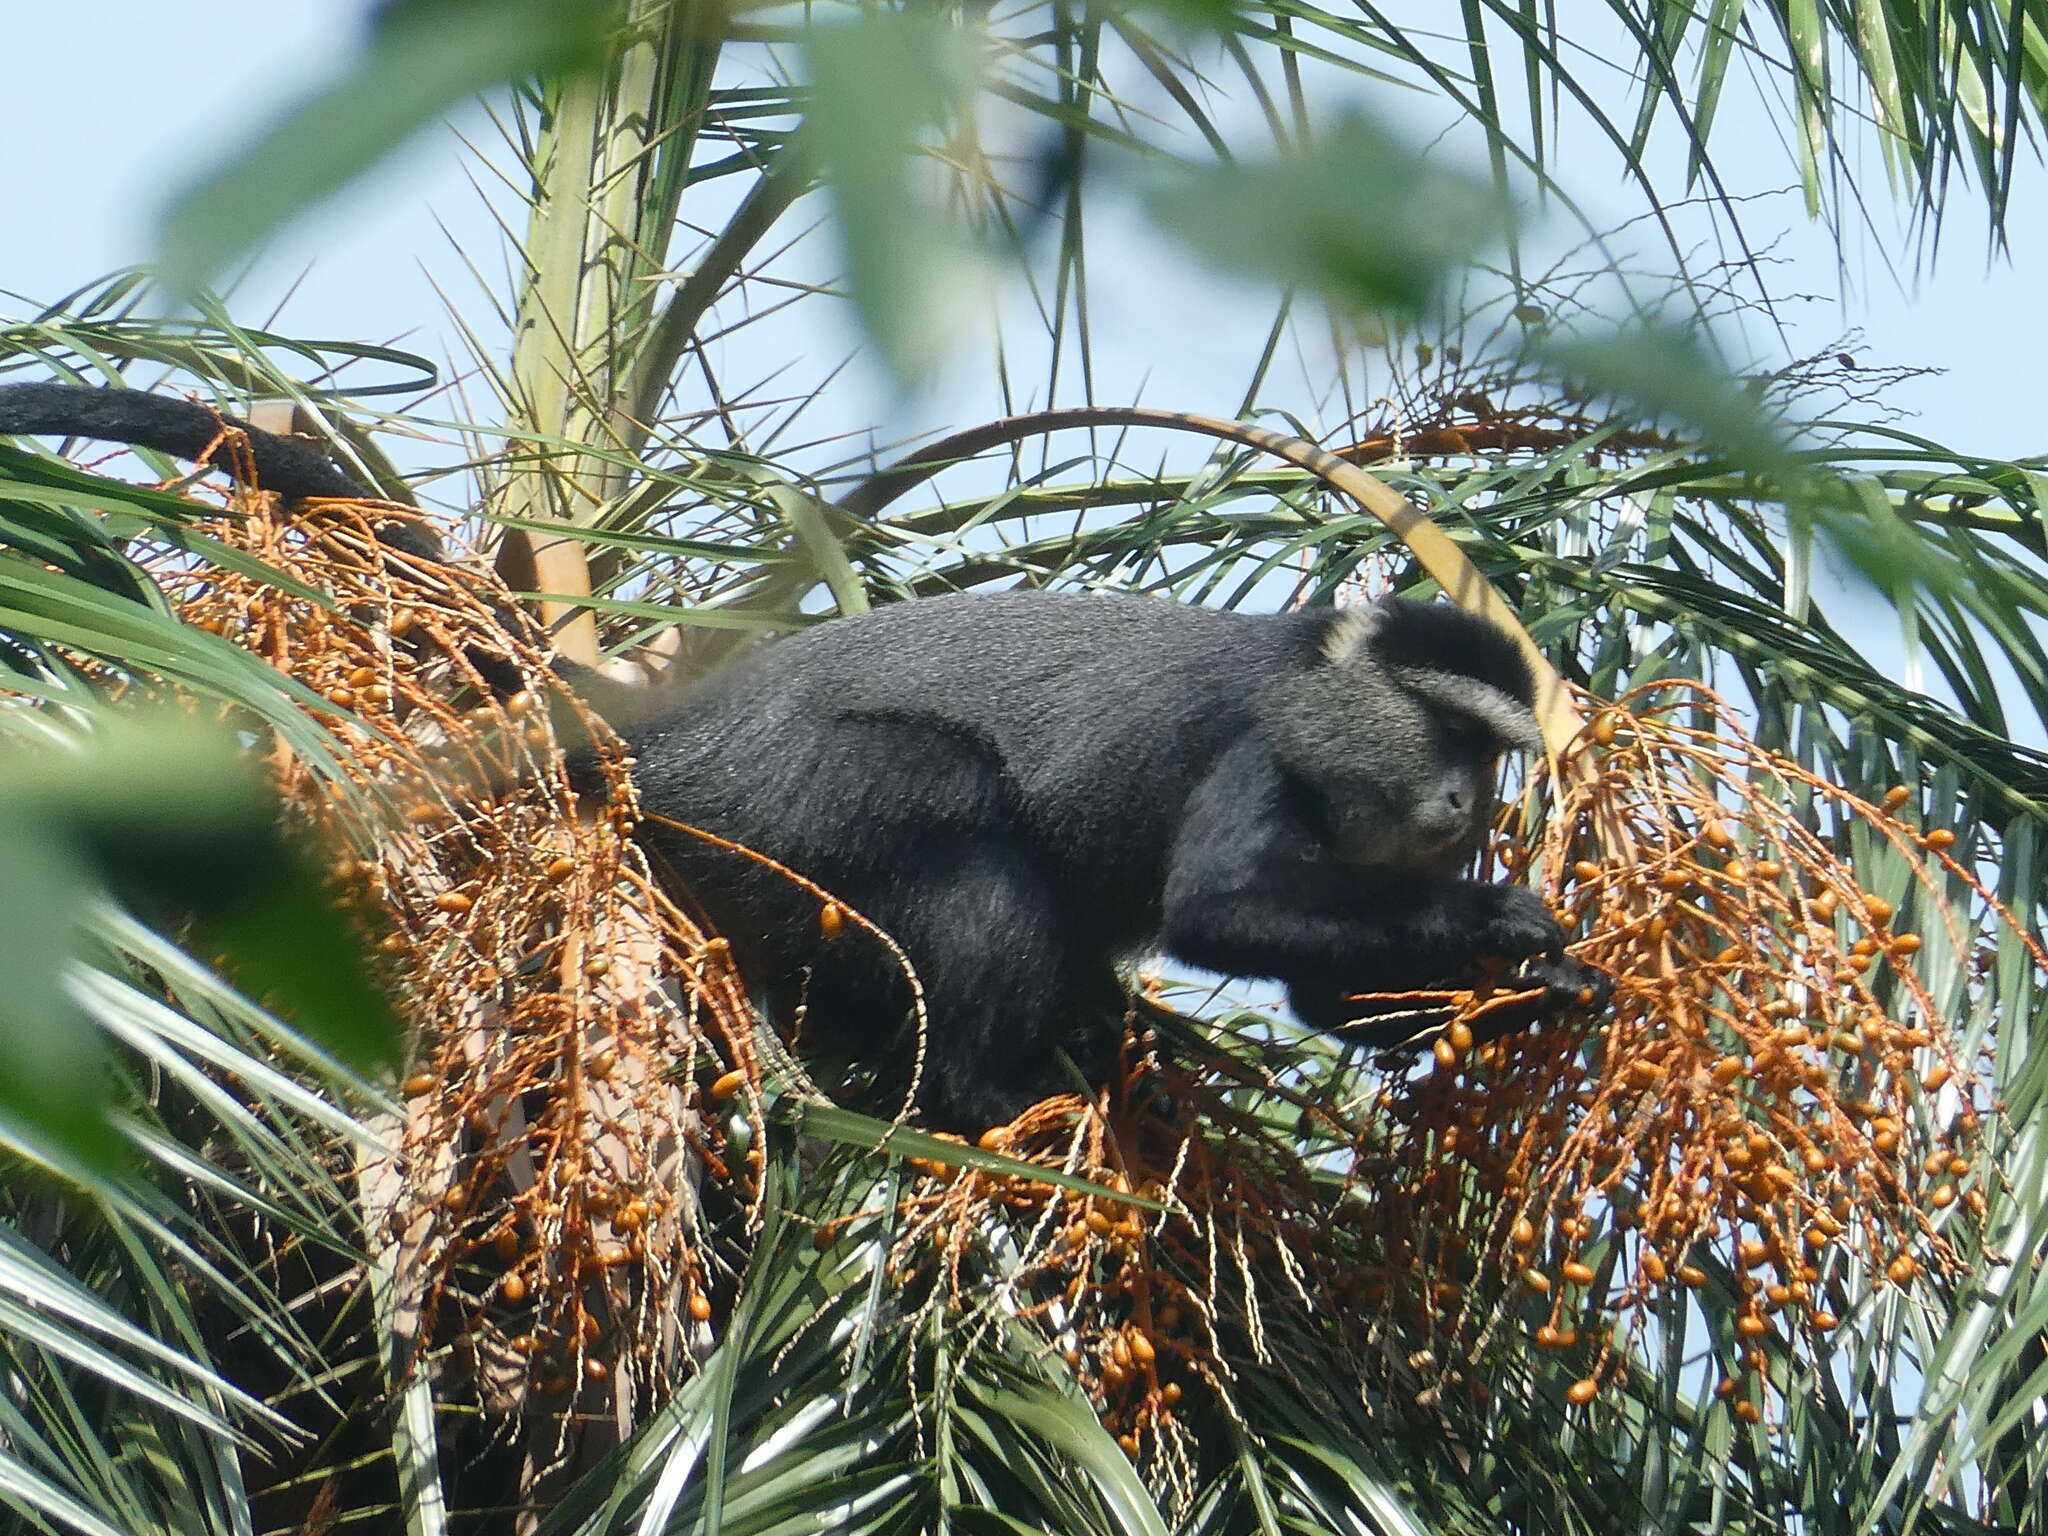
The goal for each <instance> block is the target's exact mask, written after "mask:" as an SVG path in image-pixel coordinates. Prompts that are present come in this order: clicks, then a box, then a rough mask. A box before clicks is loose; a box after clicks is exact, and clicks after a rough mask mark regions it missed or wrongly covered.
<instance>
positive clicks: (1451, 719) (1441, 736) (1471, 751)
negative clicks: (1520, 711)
mask: <svg viewBox="0 0 2048 1536" xmlns="http://www.w3.org/2000/svg"><path fill="white" fill-rule="evenodd" d="M1438 740H1439V741H1440V742H1441V743H1442V745H1443V751H1444V755H1445V756H1447V757H1452V758H1456V759H1457V760H1459V761H1460V762H1475V763H1476V762H1479V761H1480V760H1482V759H1484V758H1489V757H1492V756H1494V755H1495V754H1496V753H1498V752H1499V751H1500V743H1499V742H1498V741H1497V740H1495V739H1494V734H1493V732H1492V731H1490V730H1488V729H1487V728H1486V727H1485V726H1483V725H1481V724H1480V723H1479V722H1478V721H1477V720H1474V719H1471V718H1470V717H1469V716H1465V715H1451V716H1447V717H1445V718H1444V719H1443V720H1442V721H1440V722H1439V723H1438Z"/></svg>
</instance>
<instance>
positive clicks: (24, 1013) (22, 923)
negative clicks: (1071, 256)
mask: <svg viewBox="0 0 2048 1536" xmlns="http://www.w3.org/2000/svg"><path fill="white" fill-rule="evenodd" d="M72 831H73V829H72V828H71V827H69V826H68V825H66V824H65V823H64V822H63V821H61V820H57V819H53V818H51V817H49V816H48V815H47V814H46V813H44V812H42V811H41V810H40V808H39V807H36V806H34V805H33V804H32V803H30V801H29V800H28V799H26V798H24V797H17V796H15V795H13V794H10V793H9V786H7V785H6V784H5V783H4V781H0V848H4V849H5V850H6V856H5V857H4V858H0V936H4V937H0V997H4V998H5V999H6V1001H5V1003H4V1004H0V1025H4V1028H5V1029H6V1032H7V1049H6V1050H4V1051H0V1120H4V1121H5V1122H6V1123H7V1124H8V1125H9V1126H10V1127H11V1128H13V1129H14V1130H15V1131H16V1132H17V1133H19V1134H23V1135H26V1136H27V1137H29V1138H30V1139H32V1140H35V1141H39V1142H41V1143H44V1144H45V1145H46V1146H47V1147H48V1148H50V1149H51V1150H52V1151H53V1152H55V1153H57V1154H60V1155H61V1156H62V1157H64V1158H66V1159H75V1160H77V1161H80V1162H82V1163H84V1164H85V1165H87V1166H88V1167H93V1168H106V1167H109V1166H111V1165H112V1163H113V1162H114V1158H115V1150H116V1145H117V1143H116V1140H115V1136H114V1131H113V1127H112V1126H111V1125H109V1124H108V1122H107V1119H106V1116H105V1114H104V1113H103V1105H104V1103H105V1099H106V1095H107V1090H108V1087H109V1082H108V1067H107V1060H106V1050H105V1044H104V1041H103V1040H102V1039H101V1036H100V1032H99V1031H98V1030H97V1029H96V1028H94V1027H93V1025H92V1024H91V1022H90V1021H89V1020H88V1019H87V1018H86V1017H85V1015H84V1013H83V1012H81V1011H80V1009H79V1008H78V1007H77V1005H76V1004H75V1003H73V1002H72V1000H71V998H70V997H69V995H68V994H67V993H66V990H65V971H66V969H67V967H68V965H69V963H70V958H71V957H73V956H75V955H77V954H78V952H79V949H80V947H81V942H82V939H83V923H84V917H85V905H86V902H87V900H88V899H89V898H90V896H91V894H92V892H93V890H94V888H95V882H94V880H93V878H92V874H91V871H90V868H89V866H88V864H87V861H86V859H85V856H84V852H83V850H82V849H81V848H80V847H79V845H78V843H77V841H76V840H75V838H74V837H73V836H72V835H71V833H72Z"/></svg>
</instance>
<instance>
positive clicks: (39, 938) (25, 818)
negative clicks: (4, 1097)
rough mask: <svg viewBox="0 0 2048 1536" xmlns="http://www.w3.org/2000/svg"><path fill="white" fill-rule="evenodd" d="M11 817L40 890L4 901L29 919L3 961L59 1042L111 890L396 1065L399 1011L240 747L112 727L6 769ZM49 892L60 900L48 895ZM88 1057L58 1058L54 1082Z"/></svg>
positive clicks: (361, 1057) (364, 1061) (102, 721)
mask: <svg viewBox="0 0 2048 1536" xmlns="http://www.w3.org/2000/svg"><path fill="white" fill-rule="evenodd" d="M0 817H4V818H6V819H7V820H8V822H9V823H11V824H12V825H15V826H18V827H31V828H33V829H35V835H34V836H33V837H27V838H25V839H24V843H25V846H26V848H27V850H28V854H27V857H26V858H25V860H24V861H18V862H20V864H21V867H22V868H23V869H27V868H30V867H31V866H33V868H34V870H35V873H34V875H33V877H31V876H28V875H22V874H19V873H14V875H13V879H12V880H11V881H10V883H9V884H8V886H7V887H6V888H5V893H4V894H5V899H6V901H7V902H8V904H9V906H10V907H13V906H19V907H20V908H21V909H22V911H21V920H20V921H19V922H18V923H17V922H10V923H9V924H8V925H7V927H6V928H5V930H0V931H5V932H6V933H7V935H8V938H7V940H6V941H5V943H4V944H0V951H4V954H5V966H6V969H7V971H8V972H9V973H11V974H12V976H13V978H14V980H15V981H16V982H17V983H18V984H19V985H18V986H17V987H16V988H14V989H13V990H11V992H10V994H9V995H10V996H12V997H13V998H15V999H16V1002H15V1006H18V1007H21V1008H24V1009H25V1010H28V1011H30V1012H32V1013H33V1014H34V1015H35V1016H36V1019H37V1021H39V1022H38V1024H37V1026H36V1027H39V1028H40V1029H41V1030H42V1032H43V1034H44V1035H46V1036H47V1035H53V1034H55V1033H57V1032H59V1031H61V1030H63V1029H65V1028H67V1027H69V1025H70V1023H71V1022H72V1020H73V1019H74V1018H75V1013H74V1012H73V1011H72V1010H71V1009H70V1007H69V1005H68V1004H65V1003H62V1002H61V1001H53V998H54V997H55V993H54V992H53V988H55V987H56V986H58V985H60V983H59V982H56V981H53V980H51V979H50V978H54V977H59V976H61V974H62V969H63V967H64V966H66V965H67V964H69V963H70V962H71V960H72V959H74V958H76V957H77V956H78V955H79V951H80V946H79V942H78V938H77V932H78V927H79V922H80V916H79V913H80V903H81V902H82V901H83V900H84V898H85V896H86V894H87V893H89V892H90V891H91V890H93V889H94V888H96V887H97V886H98V885H99V884H100V883H102V882H104V883H105V884H106V885H107V886H110V887H111V888H112V889H113V890H115V891H116V892H118V893H119V894H120V895H121V896H123V897H124V898H125V899H127V900H129V901H131V902H133V903H136V904H139V905H140V906H141V907H142V908H143V909H144V910H146V911H155V912H158V913H161V914H164V915H168V916H173V917H181V918H182V917H189V918H190V919H192V920H193V921H194V922H195V923H196V924H197V925H198V930H199V936H200V938H201V939H202V941H203V942H205V943H206V944H208V945H210V946H211V947H212V948H214V949H217V950H220V951H222V952H223V953H224V954H225V955H226V956H227V957H228V959H229V960H230V962H231V964H232V967H233V969H234V971H235V973H236V974H237V976H238V978H239V979H240V981H241V982H242V983H243V984H244V985H245V986H246V987H247V988H248V989H249V990H250V991H251V992H253V993H257V994H266V993H267V994H269V995H271V996H272V997H274V999H275V1000H276V1003H277V1006H278V1007H279V1008H280V1010H281V1011H283V1012H285V1013H287V1014H289V1015H290V1016H291V1017H292V1018H293V1019H294V1021H295V1022H296V1024H297V1025H298V1027H299V1028H300V1029H302V1030H303V1031H304V1032H305V1034H306V1035H307V1037H308V1038H309V1039H311V1040H312V1041H314V1042H315V1043H316V1044H318V1045H320V1046H323V1047H325V1048H326V1049H328V1050H329V1051H331V1052H333V1053H334V1054H335V1055H336V1056H337V1057H339V1058H340V1059H341V1060H342V1061H343V1062H345V1063H347V1064H348V1065H350V1066H352V1067H357V1068H362V1067H367V1066H372V1065H375V1064H377V1063H379V1062H381V1061H383V1060H385V1059H387V1058H388V1056H389V1054H390V1052H391V1049H392V1047H393V1044H394V1042H395V1041H396V1038H397V1024H396V1021H395V1019H394V1018H393V1016H392V1014H391V1011H390V1007H389V1005H388V1004H387V1003H386V1002H385V1001H384V999H383V997H382V995H381V994H380V993H379V991H378V990H377V988H376V987H375V986H374V985H373V984H372V982H371V980H370V977H369V974H368V972H367V970H366V967H365V964H364V957H363V955H362V953H361V951H360V949H359V947H358V945H357V944H356V942H355V940H354V938H353V936H352V933H351V930H350V929H349V926H348V924H347V923H346V921H345V920H344V919H343V918H342V917H341V916H340V914H339V913H337V912H336V911H335V909H334V905H333V903H332V902H331V901H329V900H328V899H327V897H326V895H325V893H324V892H323V891H322V889H321V886H320V881H319V878H318V876H317V874H316V873H315V871H314V870H313V868H312V867H311V865H310V863H309V861H308V860H307V859H306V858H304V857H303V856H302V855H300V854H299V853H298V852H297V851H296V850H294V849H292V848H291V847H289V846H288V845H287V844H286V842H285V841H284V839H283V837H282V836H281V835H280V833H279V830H278V826H277V810H276V806H275V803H274V802H273V800H272V798H271V797H270V795H269V794H268V793H267V791H266V790H265V789H264V788H263V786H262V785H261V784H260V783H259V782H258V781H257V779H256V778H255V777H254V775H253V773H252V771H251V768H250V765H249V762H248V759H247V755H246V753H245V752H244V751H243V750H242V749H241V747H240V746H239V745H238V744H237V743H236V742H235V740H234V739H233V738H232V737H231V736H229V735H227V734H226V733H224V732H221V731H218V730H211V729H207V728H204V727H202V726H199V725H196V724H194V723H192V722H190V721H187V720H185V719H183V718H180V717H174V716H159V717H145V718H137V717H134V716H128V715H121V714H115V713H112V712H106V713H103V714H101V715H100V716H99V718H98V720H97V722H96V729H95V730H94V731H93V732H92V734H91V735H89V736H87V737H84V738H81V739H80V740H79V741H78V743H77V745H76V747H75V749H71V750H62V749H44V750H40V751H36V752H19V753H16V754H14V755H12V756H11V757H9V758H7V759H5V760H4V761H0ZM38 882H41V883H43V884H46V885H47V888H48V894H47V895H38V894H37V887H38ZM18 935H19V936H23V937H21V938H20V939H19V940H18V939H17V936H18ZM78 1059H79V1058H77V1057H76V1056H75V1054H74V1055H66V1056H61V1057H59V1058H56V1059H53V1062H52V1069H53V1070H57V1069H63V1068H65V1067H66V1066H67V1064H69V1065H73V1066H75V1063H76V1061H77V1060H78ZM37 1070H40V1068H38V1069H37ZM75 1076H76V1073H75V1072H74V1073H73V1077H74V1078H75ZM69 1080H70V1079H67V1081H69ZM97 1099H98V1094H97V1093H94V1094H92V1095H90V1096H89V1097H88V1098H87V1099H86V1100H85V1101H84V1102H87V1103H95V1102H97ZM24 1110H25V1113H27V1115H28V1118H30V1119H31V1120H33V1121H34V1122H35V1123H37V1124H40V1125H45V1126H48V1125H49V1124H50V1122H49V1121H48V1119H47V1116H46V1115H44V1114H43V1112H42V1111H41V1110H39V1109H38V1108H37V1106H36V1104H35V1103H33V1102H28V1101H24Z"/></svg>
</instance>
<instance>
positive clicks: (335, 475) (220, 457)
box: [0, 384, 375, 500]
mask: <svg viewBox="0 0 2048 1536" xmlns="http://www.w3.org/2000/svg"><path fill="white" fill-rule="evenodd" d="M222 428H229V429H231V430H230V431H226V432H223V431H222ZM0 433H10V434H21V435H24V436H35V437H83V438H91V439H93V440H94V441H97V442H106V443H127V444H128V445H129V446H131V447H135V448H154V449H156V450H158V451H159V452H161V453H169V454H175V455H176V456H177V457H178V458H181V459H185V460H187V461H188V462H190V463H193V464H203V465H205V466H207V467H208V468H209V469H217V470H219V471H221V472H222V473H223V474H225V475H227V476H228V477H229V478H230V479H233V480H234V481H236V482H237V483H238V484H248V485H250V486H252V487H255V488H258V489H261V490H266V491H274V492H276V493H277V494H278V495H280V496H286V497H290V498H292V499H294V500H296V499H299V498H302V497H308V496H337V497H351V498H358V499H374V498H375V493H374V492H372V491H371V490H370V489H369V488H368V487H366V486H364V485H361V484H360V483H358V482H357V481H356V480H354V479H352V478H350V477H349V476H348V475H346V474H344V473H342V471H341V470H339V469H338V468H336V467H335V466H334V465H333V464H332V463H330V462H329V461H328V459H327V457H326V455H324V454H323V453H321V452H320V450H319V449H317V448H315V447H313V446H312V445H311V444H309V443H305V442H301V441H300V440H299V439H298V438H295V437H284V436H282V435H280V434H278V433H276V432H265V431H264V430H263V429H262V428H260V427H252V426H250V425H249V423H247V422H246V421H242V420H240V419H238V418H236V417H233V416H227V415H223V414H222V413H220V412H218V411H215V410H211V409H209V408H208V407H206V406H203V405H197V404H195V403H193V402H192V401H190V400H180V399H178V398H176V397H175V396H172V395H153V394H150V393H149V392H147V391H146V390H140V389H102V388H99V387H98V386H96V385H89V384H0Z"/></svg>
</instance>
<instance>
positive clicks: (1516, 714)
mask: <svg viewBox="0 0 2048 1536" xmlns="http://www.w3.org/2000/svg"><path fill="white" fill-rule="evenodd" d="M1388 671H1389V673H1390V675H1391V676H1392V677H1393V679H1394V681H1395V682H1396V683H1398V684H1400V686H1401V687H1402V688H1404V689H1406V690H1407V691H1408V692H1409V693H1412V694H1414V695H1415V696H1416V697H1417V698H1419V699H1422V700H1424V701H1425V702H1427V703H1429V704H1432V705H1435V706H1436V707H1438V708H1439V709H1448V710H1451V711H1454V712H1455V713H1457V714H1461V715H1469V716H1471V718H1472V719H1474V720H1477V721H1478V722H1479V723H1480V724H1481V725H1482V726H1484V727H1485V728H1486V729H1487V730H1488V731H1490V732H1492V733H1493V736H1494V739H1495V740H1497V741H1499V742H1500V744H1501V745H1502V746H1503V747H1521V748H1525V749H1526V750H1528V751H1531V752H1539V751H1541V750H1542V748H1543V729H1542V727H1541V726H1539V725H1537V723H1536V715H1535V712H1534V711H1532V710H1531V709H1530V708H1529V707H1528V706H1527V705H1526V704H1524V703H1522V701H1521V700H1519V699H1517V698H1515V697H1513V696H1512V695H1510V694H1507V693H1503V692H1502V691H1501V690H1500V689H1498V688H1496V687H1494V686H1493V685H1492V684H1491V683H1482V682H1480V681H1479V679H1477V678H1476V677H1466V676H1464V675H1463V674H1461V673H1456V672H1432V671H1428V670H1426V669H1424V668H1421V667H1398V668H1389V669H1388Z"/></svg>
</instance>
